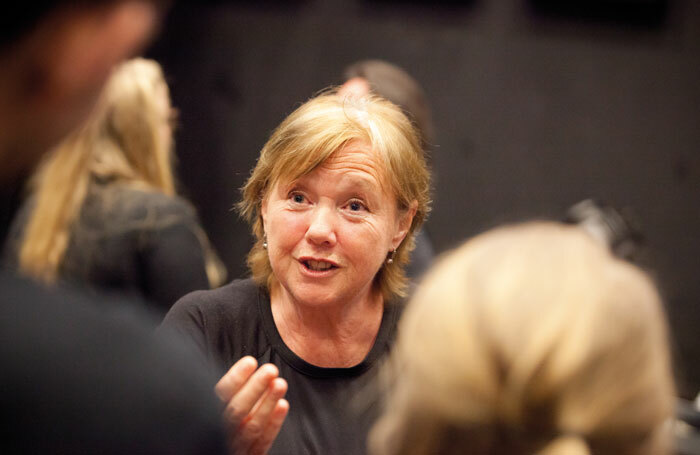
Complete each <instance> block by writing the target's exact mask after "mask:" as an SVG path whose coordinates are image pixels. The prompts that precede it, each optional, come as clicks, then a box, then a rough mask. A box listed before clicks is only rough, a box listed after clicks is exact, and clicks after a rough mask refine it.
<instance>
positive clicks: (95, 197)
mask: <svg viewBox="0 0 700 455" xmlns="http://www.w3.org/2000/svg"><path fill="white" fill-rule="evenodd" d="M173 115H174V110H173V108H172V107H171V105H170V97H169V91H168V86H167V84H166V82H165V79H164V77H163V73H162V70H161V68H160V66H159V65H158V63H156V62H155V61H152V60H146V59H141V58H137V59H133V60H130V61H127V62H125V63H123V64H121V65H120V66H118V67H117V68H115V69H114V70H113V74H112V75H111V77H110V78H109V80H108V82H107V84H106V87H105V89H104V91H103V93H102V95H101V99H100V101H99V103H98V106H97V107H96V109H95V111H94V112H93V113H92V115H91V117H90V118H89V119H88V121H87V122H86V123H85V124H84V125H83V126H82V127H81V128H80V129H78V130H77V131H75V132H74V133H73V134H71V135H70V136H69V137H68V138H67V139H66V140H65V141H64V142H63V143H61V144H60V145H59V146H57V148H56V149H55V150H53V151H52V152H51V153H50V155H49V156H48V157H47V159H45V160H44V162H43V163H41V165H40V166H39V168H38V170H37V172H36V174H35V175H34V176H33V179H32V183H31V188H32V194H31V197H30V198H29V199H28V202H27V203H26V204H25V206H24V207H23V208H22V209H21V210H20V213H19V215H18V217H17V219H16V221H15V223H14V227H13V229H12V234H11V237H10V243H9V247H8V251H7V252H6V254H7V255H8V256H9V260H10V262H15V263H16V265H17V266H18V268H19V270H20V271H21V272H22V273H24V274H26V275H29V276H31V277H34V278H36V279H38V280H40V281H43V282H46V283H54V282H55V281H57V280H58V279H61V280H65V281H68V282H73V283H83V284H88V285H89V286H91V287H95V288H102V289H107V290H114V291H119V292H125V293H130V294H137V295H140V296H142V297H144V298H145V299H146V300H147V301H150V302H152V303H155V304H157V305H158V307H159V308H160V310H161V311H163V312H164V311H167V309H168V308H169V307H170V306H171V305H172V304H173V303H174V302H175V301H176V300H177V299H178V298H179V297H181V296H182V295H184V294H186V293H188V292H190V291H192V290H195V289H202V288H209V287H210V286H214V285H218V284H220V282H221V280H222V278H223V276H222V272H223V268H222V266H221V265H220V262H219V261H218V259H217V258H216V256H215V254H214V253H213V251H212V250H211V248H210V246H209V243H208V240H207V237H206V235H205V234H204V232H203V231H202V228H201V227H200V225H199V222H198V220H197V217H196V215H195V211H194V209H193V208H192V207H191V205H190V204H189V203H187V202H186V201H184V200H183V199H181V198H179V197H178V196H177V195H176V194H175V184H174V178H173V171H172V160H173V157H172V148H173V130H172V128H173V125H172V121H173V119H174V117H173Z"/></svg>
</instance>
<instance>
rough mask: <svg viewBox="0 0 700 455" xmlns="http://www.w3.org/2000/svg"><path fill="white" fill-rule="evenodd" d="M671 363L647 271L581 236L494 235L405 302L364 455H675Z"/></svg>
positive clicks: (473, 244) (573, 232)
mask: <svg viewBox="0 0 700 455" xmlns="http://www.w3.org/2000/svg"><path fill="white" fill-rule="evenodd" d="M669 358H670V354H669V342H668V334H667V325H666V319H665V316H664V312H663V310H662V305H661V302H660V299H659V295H658V293H657V291H656V289H655V287H654V285H653V284H652V282H651V281H650V279H649V278H648V277H647V276H646V274H645V273H644V272H642V271H641V270H640V269H638V268H637V267H635V266H634V265H632V264H629V263H627V262H625V261H623V260H620V259H617V258H615V257H614V256H613V255H612V254H611V253H610V251H609V250H608V249H607V248H606V247H605V246H603V245H600V244H599V243H598V242H597V241H596V240H595V239H593V238H592V237H591V236H589V235H588V234H587V233H585V231H583V230H582V229H580V228H577V227H573V226H565V225H561V224H555V223H528V224H523V225H515V226H509V227H503V228H498V229H495V230H492V231H490V232H487V233H485V234H482V235H479V236H477V237H475V238H474V239H472V240H470V241H468V242H467V243H465V244H464V245H463V246H461V247H459V248H458V249H456V250H455V251H453V252H451V253H449V254H447V255H446V256H445V257H443V258H441V260H440V261H439V262H438V264H437V265H436V267H435V268H434V269H432V270H431V271H430V272H429V273H428V275H427V276H426V279H425V281H424V282H423V283H422V285H421V286H420V288H419V289H418V291H417V293H416V295H415V296H414V298H413V299H412V301H411V302H410V303H409V304H408V307H407V309H406V311H405V313H404V319H402V321H401V323H400V325H399V334H398V340H397V343H396V346H395V347H394V351H393V352H392V355H391V359H390V361H389V363H388V368H387V370H386V372H387V376H386V377H385V379H387V382H386V385H388V387H387V389H386V391H387V397H386V408H385V411H384V414H383V416H382V417H381V418H380V419H379V421H378V422H377V424H376V425H375V427H374V428H373V430H372V432H371V435H370V438H369V445H370V448H371V450H370V453H372V454H382V455H385V454H387V455H391V454H435V453H440V454H457V453H471V454H474V455H487V454H488V455H493V454H504V455H505V454H508V455H526V454H527V455H531V454H536V455H586V454H596V455H620V454H627V455H669V454H671V453H672V452H671V451H670V450H671V449H670V444H671V443H670V440H671V425H670V423H671V420H672V416H673V404H674V398H673V395H674V385H673V379H672V373H671V365H670V360H669Z"/></svg>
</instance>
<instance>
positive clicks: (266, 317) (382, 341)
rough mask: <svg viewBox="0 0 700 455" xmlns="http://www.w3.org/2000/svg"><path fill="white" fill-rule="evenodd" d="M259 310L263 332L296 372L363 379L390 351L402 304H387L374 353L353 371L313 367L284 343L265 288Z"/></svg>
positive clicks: (318, 376)
mask: <svg viewBox="0 0 700 455" xmlns="http://www.w3.org/2000/svg"><path fill="white" fill-rule="evenodd" d="M257 301H258V309H259V310H260V315H261V317H262V322H263V329H264V330H265V334H266V335H267V337H268V339H269V340H270V344H271V345H272V348H273V349H274V350H276V351H277V352H278V353H279V355H280V356H281V357H282V358H283V359H284V360H285V361H286V362H287V363H288V364H289V365H290V366H291V367H292V368H294V369H295V370H297V371H298V372H300V373H302V374H305V375H307V376H313V377H317V378H342V377H353V376H359V375H361V374H362V373H364V372H366V371H367V370H369V369H370V368H371V367H372V366H373V365H374V363H375V362H376V361H377V359H378V358H379V357H381V356H382V354H384V351H385V350H386V349H387V346H388V342H389V340H390V339H391V336H392V331H393V329H394V327H396V318H397V317H398V313H399V311H398V305H399V303H398V302H388V303H385V304H384V311H383V313H382V322H381V324H380V325H379V331H378V332H377V337H376V338H375V340H374V344H373V345H372V349H370V351H369V353H367V355H366V356H365V358H364V359H363V360H362V361H361V362H360V363H358V364H357V365H354V366H352V367H348V368H326V367H319V366H316V365H313V364H311V363H309V362H307V361H306V360H304V359H302V358H301V357H299V356H298V355H297V354H295V353H294V351H292V350H291V349H290V348H289V347H288V346H287V345H286V344H285V343H284V341H283V340H282V335H280V333H279V331H278V330H277V325H275V320H274V317H273V316H272V305H271V303H270V295H269V293H268V292H267V290H265V289H264V288H261V287H259V288H258V298H257Z"/></svg>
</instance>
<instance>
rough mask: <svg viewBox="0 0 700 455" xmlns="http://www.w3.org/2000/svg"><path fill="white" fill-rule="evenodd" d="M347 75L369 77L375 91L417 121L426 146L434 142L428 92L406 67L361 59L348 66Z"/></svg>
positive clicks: (370, 84)
mask: <svg viewBox="0 0 700 455" xmlns="http://www.w3.org/2000/svg"><path fill="white" fill-rule="evenodd" d="M343 77H344V78H345V80H346V81H347V80H350V79H352V78H354V77H361V78H363V79H365V80H366V81H367V82H368V83H369V86H370V89H371V90H372V92H374V93H375V94H377V95H379V96H381V97H382V98H385V99H387V100H389V101H391V102H392V103H394V104H396V105H397V106H399V107H400V108H401V109H402V110H403V111H404V113H405V114H406V115H408V117H409V118H411V119H412V120H413V121H414V122H415V124H416V126H417V127H418V130H419V132H420V134H421V139H422V141H423V147H424V148H428V145H429V144H431V143H432V140H433V122H432V118H431V113H430V106H429V104H428V100H427V98H426V96H425V92H424V91H423V88H422V87H421V86H420V84H419V83H418V81H416V80H415V79H414V78H413V77H412V76H411V75H410V74H408V73H407V72H406V71H404V70H403V69H402V68H400V67H398V66H396V65H394V64H391V63H389V62H385V61H384V60H361V61H359V62H355V63H353V64H352V65H350V66H348V67H346V68H345V70H344V71H343Z"/></svg>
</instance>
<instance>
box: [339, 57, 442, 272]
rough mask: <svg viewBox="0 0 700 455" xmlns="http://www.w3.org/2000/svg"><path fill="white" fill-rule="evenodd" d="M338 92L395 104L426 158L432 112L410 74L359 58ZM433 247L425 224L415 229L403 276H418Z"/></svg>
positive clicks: (428, 260)
mask: <svg viewBox="0 0 700 455" xmlns="http://www.w3.org/2000/svg"><path fill="white" fill-rule="evenodd" d="M343 78H344V82H343V85H342V86H341V87H340V90H339V91H338V95H340V96H347V95H353V96H363V95H366V94H368V93H374V94H376V95H379V96H381V97H382V98H384V99H387V100H389V101H391V102H392V103H394V104H396V105H397V106H398V107H400V108H401V110H402V111H403V112H404V114H406V115H407V116H408V118H409V119H411V121H412V122H413V124H414V126H415V127H416V129H417V130H418V133H419V135H420V139H421V143H422V146H423V150H424V152H425V156H426V159H428V158H429V157H430V154H429V153H427V152H428V150H430V149H431V147H432V145H433V135H434V127H433V120H432V113H431V110H430V104H429V103H428V98H427V97H426V95H425V91H424V90H423V88H422V87H421V86H420V84H419V83H418V81H416V80H415V79H414V78H413V77H412V76H411V75H410V74H408V73H407V72H406V71H405V70H403V69H402V68H400V67H398V66H396V65H394V64H392V63H389V62H387V61H384V60H361V61H359V62H355V63H353V64H351V65H350V66H348V67H347V68H345V70H344V71H343ZM434 257H435V249H434V248H433V243H432V241H431V240H430V236H429V235H428V231H427V230H426V226H425V225H424V226H423V227H422V228H421V229H420V230H419V231H418V232H417V233H416V247H415V249H414V250H413V252H412V253H411V261H410V262H409V263H408V265H406V276H408V277H409V278H411V279H414V280H417V279H419V278H420V277H421V276H422V275H423V274H424V273H425V271H426V270H427V269H428V267H430V264H431V263H432V262H433V259H434Z"/></svg>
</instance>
